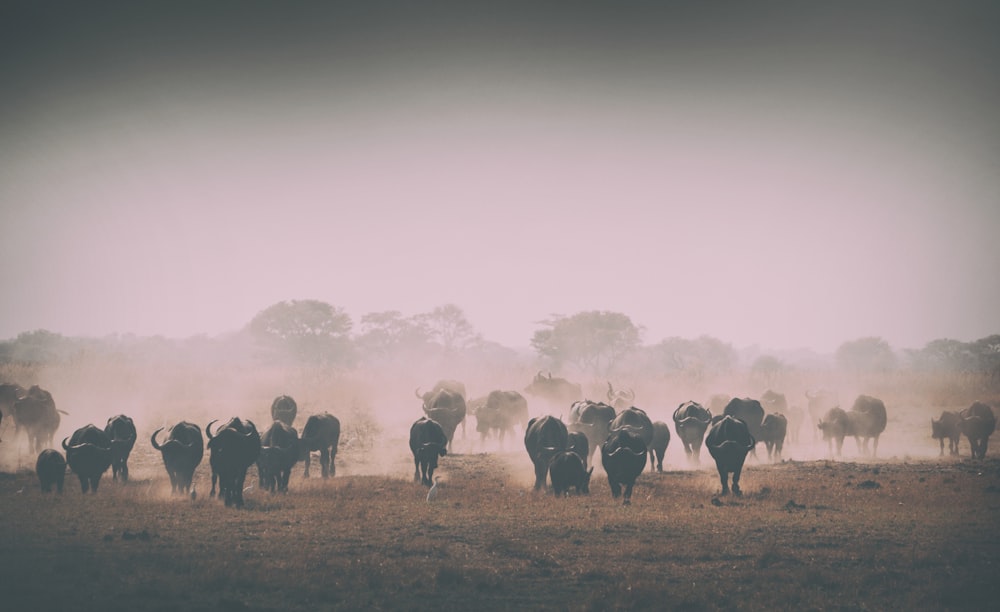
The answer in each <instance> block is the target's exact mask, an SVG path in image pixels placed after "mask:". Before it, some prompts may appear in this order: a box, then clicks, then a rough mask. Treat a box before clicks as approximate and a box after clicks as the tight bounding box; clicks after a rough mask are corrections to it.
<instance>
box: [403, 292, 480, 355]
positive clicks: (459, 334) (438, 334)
mask: <svg viewBox="0 0 1000 612" xmlns="http://www.w3.org/2000/svg"><path fill="white" fill-rule="evenodd" d="M414 321H415V323H416V324H418V325H419V326H420V327H421V329H422V330H423V331H424V333H426V334H427V337H428V338H429V339H430V340H431V341H433V342H437V343H438V344H440V345H441V346H442V347H444V350H445V351H447V352H449V353H450V352H452V351H455V350H461V349H467V348H472V347H474V346H477V345H479V344H481V343H482V340H483V339H482V336H481V335H480V334H479V333H478V332H477V331H476V329H475V328H474V327H472V324H471V323H469V321H468V320H467V319H466V318H465V313H464V312H462V309H461V308H459V307H458V306H456V305H454V304H445V305H444V306H438V307H437V308H435V309H434V310H433V311H431V312H429V313H424V314H419V315H417V316H415V317H414Z"/></svg>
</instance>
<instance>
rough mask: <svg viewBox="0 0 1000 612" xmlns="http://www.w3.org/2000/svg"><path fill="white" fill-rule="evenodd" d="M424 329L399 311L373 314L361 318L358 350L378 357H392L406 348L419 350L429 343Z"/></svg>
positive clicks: (357, 340) (357, 339)
mask: <svg viewBox="0 0 1000 612" xmlns="http://www.w3.org/2000/svg"><path fill="white" fill-rule="evenodd" d="M429 340H430V339H429V337H428V335H427V332H426V330H425V329H424V327H423V326H422V325H421V324H419V323H418V322H416V321H414V319H413V318H406V317H404V316H403V315H402V313H400V312H399V311H398V310H386V311H383V312H371V313H368V314H366V315H364V316H363V317H361V335H359V336H358V337H357V338H356V339H355V343H356V344H357V345H358V348H359V349H361V350H362V351H364V352H365V353H367V354H369V355H373V356H378V357H386V356H391V355H393V354H394V353H396V352H398V351H400V350H403V349H406V348H419V347H421V346H424V345H426V344H427V343H428V342H429Z"/></svg>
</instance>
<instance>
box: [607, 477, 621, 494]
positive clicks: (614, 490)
mask: <svg viewBox="0 0 1000 612" xmlns="http://www.w3.org/2000/svg"><path fill="white" fill-rule="evenodd" d="M608 486H610V487H611V497H613V498H615V499H618V496H619V495H621V494H622V486H621V485H620V484H618V482H616V481H614V480H612V479H611V477H610V476H608Z"/></svg>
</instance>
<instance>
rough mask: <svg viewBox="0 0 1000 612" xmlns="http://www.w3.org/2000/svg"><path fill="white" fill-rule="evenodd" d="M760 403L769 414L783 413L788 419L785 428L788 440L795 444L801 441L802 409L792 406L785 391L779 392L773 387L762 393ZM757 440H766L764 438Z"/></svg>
mask: <svg viewBox="0 0 1000 612" xmlns="http://www.w3.org/2000/svg"><path fill="white" fill-rule="evenodd" d="M760 405H761V406H763V407H764V412H765V413H767V414H781V415H783V416H784V417H785V419H786V420H787V421H788V425H787V427H786V428H785V429H786V434H787V438H788V441H789V442H791V443H793V444H795V443H797V442H798V441H799V430H800V429H802V411H801V409H800V408H797V407H793V406H790V405H789V404H788V400H787V399H786V398H785V395H784V394H783V393H778V392H777V391H773V390H771V389H768V390H767V391H764V392H763V393H761V395H760ZM765 418H767V417H765ZM757 441H758V442H764V440H757Z"/></svg>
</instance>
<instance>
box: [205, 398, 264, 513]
mask: <svg viewBox="0 0 1000 612" xmlns="http://www.w3.org/2000/svg"><path fill="white" fill-rule="evenodd" d="M212 423H215V421H212V422H210V423H209V424H208V425H207V426H206V427H205V435H207V436H208V450H209V453H210V454H209V458H208V463H209V465H211V466H212V490H211V491H210V492H209V495H210V496H214V495H215V483H216V479H218V482H219V497H222V498H223V499H224V500H225V503H226V506H227V507H228V506H232V505H235V506H236V507H237V508H242V507H243V485H244V483H245V482H246V477H247V470H248V469H249V468H250V466H251V465H253V464H254V462H255V461H257V457H259V456H260V433H259V432H258V431H257V427H256V426H255V425H254V424H253V422H252V421H249V420H248V421H246V422H244V421H241V420H240V419H239V417H233V418H231V419H229V421H228V422H227V423H226V424H225V425H223V426H222V427H221V428H220V429H219V430H218V431H216V432H215V434H213V433H212Z"/></svg>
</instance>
